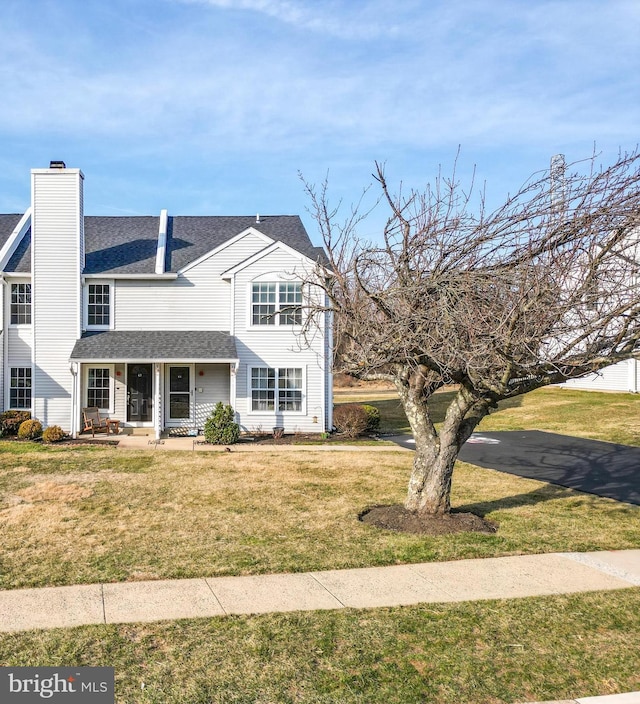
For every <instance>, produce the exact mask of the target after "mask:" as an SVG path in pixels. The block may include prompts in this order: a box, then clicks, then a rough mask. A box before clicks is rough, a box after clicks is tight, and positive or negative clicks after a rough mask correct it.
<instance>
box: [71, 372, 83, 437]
mask: <svg viewBox="0 0 640 704" xmlns="http://www.w3.org/2000/svg"><path fill="white" fill-rule="evenodd" d="M69 369H70V370H71V376H72V377H73V378H72V382H71V387H72V388H71V423H70V425H69V435H71V437H72V438H73V439H74V440H75V439H76V438H77V437H78V417H79V415H80V406H81V403H82V402H81V400H80V386H81V384H80V373H79V370H80V365H79V364H78V362H71V363H70V365H69Z"/></svg>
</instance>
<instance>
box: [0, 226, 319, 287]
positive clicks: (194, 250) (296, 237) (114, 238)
mask: <svg viewBox="0 0 640 704" xmlns="http://www.w3.org/2000/svg"><path fill="white" fill-rule="evenodd" d="M20 217H21V215H0V247H1V246H2V245H3V244H4V242H6V240H7V238H8V237H9V236H10V234H11V232H12V231H13V228H14V227H15V226H16V224H17V223H18V221H19V220H20ZM159 224H160V219H159V217H153V216H124V217H122V216H117V217H110V216H91V215H87V216H85V218H84V236H85V259H86V265H85V270H84V273H85V274H104V275H105V276H108V275H109V274H152V273H154V271H155V263H156V248H157V242H158V228H159ZM249 227H253V228H255V229H256V230H258V231H260V232H262V233H263V234H265V235H267V237H271V238H272V239H273V240H275V241H279V242H283V243H284V244H286V245H288V246H289V247H291V248H292V249H295V250H296V251H298V252H300V253H301V254H304V255H305V256H307V257H309V258H310V259H312V260H313V261H320V262H322V263H326V255H325V253H324V250H323V249H322V248H321V247H314V246H313V244H312V243H311V240H310V239H309V235H308V234H307V231H306V230H305V228H304V225H303V224H302V220H300V218H299V217H298V216H297V215H272V216H260V222H259V223H257V222H256V217H255V215H244V216H243V215H237V216H215V215H214V216H174V217H170V218H169V220H168V229H167V246H166V260H165V270H166V271H167V272H177V271H179V270H180V269H181V268H183V267H184V266H186V265H187V264H189V263H190V262H193V261H195V260H196V259H199V258H200V257H201V256H203V255H205V254H206V253H207V252H210V251H211V250H212V249H215V248H216V247H218V246H220V245H221V244H223V243H224V242H226V241H227V240H230V239H231V238H232V237H235V236H236V235H237V234H239V233H240V232H243V231H244V230H246V229H248V228H249ZM30 238H31V232H30V231H29V232H28V233H27V234H26V235H25V237H24V238H23V241H22V243H21V245H20V246H19V247H18V249H17V250H16V252H15V254H14V255H13V256H12V258H11V260H10V261H9V263H8V266H7V271H13V272H16V273H28V272H29V271H30V270H31V248H30Z"/></svg>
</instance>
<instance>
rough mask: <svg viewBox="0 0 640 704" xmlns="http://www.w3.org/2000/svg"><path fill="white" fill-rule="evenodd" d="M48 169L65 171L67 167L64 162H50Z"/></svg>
mask: <svg viewBox="0 0 640 704" xmlns="http://www.w3.org/2000/svg"><path fill="white" fill-rule="evenodd" d="M49 168H50V169H66V168H67V165H66V164H65V163H64V161H50V162H49Z"/></svg>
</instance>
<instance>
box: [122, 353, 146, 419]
mask: <svg viewBox="0 0 640 704" xmlns="http://www.w3.org/2000/svg"><path fill="white" fill-rule="evenodd" d="M151 380H152V375H151V365H150V364H130V365H129V368H128V374H127V420H129V421H132V422H136V421H139V422H143V421H150V420H151V406H152V401H151V398H152V395H151V394H152V383H151Z"/></svg>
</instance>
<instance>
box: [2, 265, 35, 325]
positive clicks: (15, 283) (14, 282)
mask: <svg viewBox="0 0 640 704" xmlns="http://www.w3.org/2000/svg"><path fill="white" fill-rule="evenodd" d="M7 284H8V285H7V288H8V291H7V305H6V307H5V313H6V316H7V317H6V321H7V323H6V325H5V327H7V328H17V329H22V330H32V329H33V310H34V309H33V286H31V303H30V304H29V305H30V306H31V322H30V323H12V322H11V288H12V286H19V285H20V284H31V278H28V279H26V278H25V277H23V276H20V277H15V279H13V280H12V281H8V282H7Z"/></svg>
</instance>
